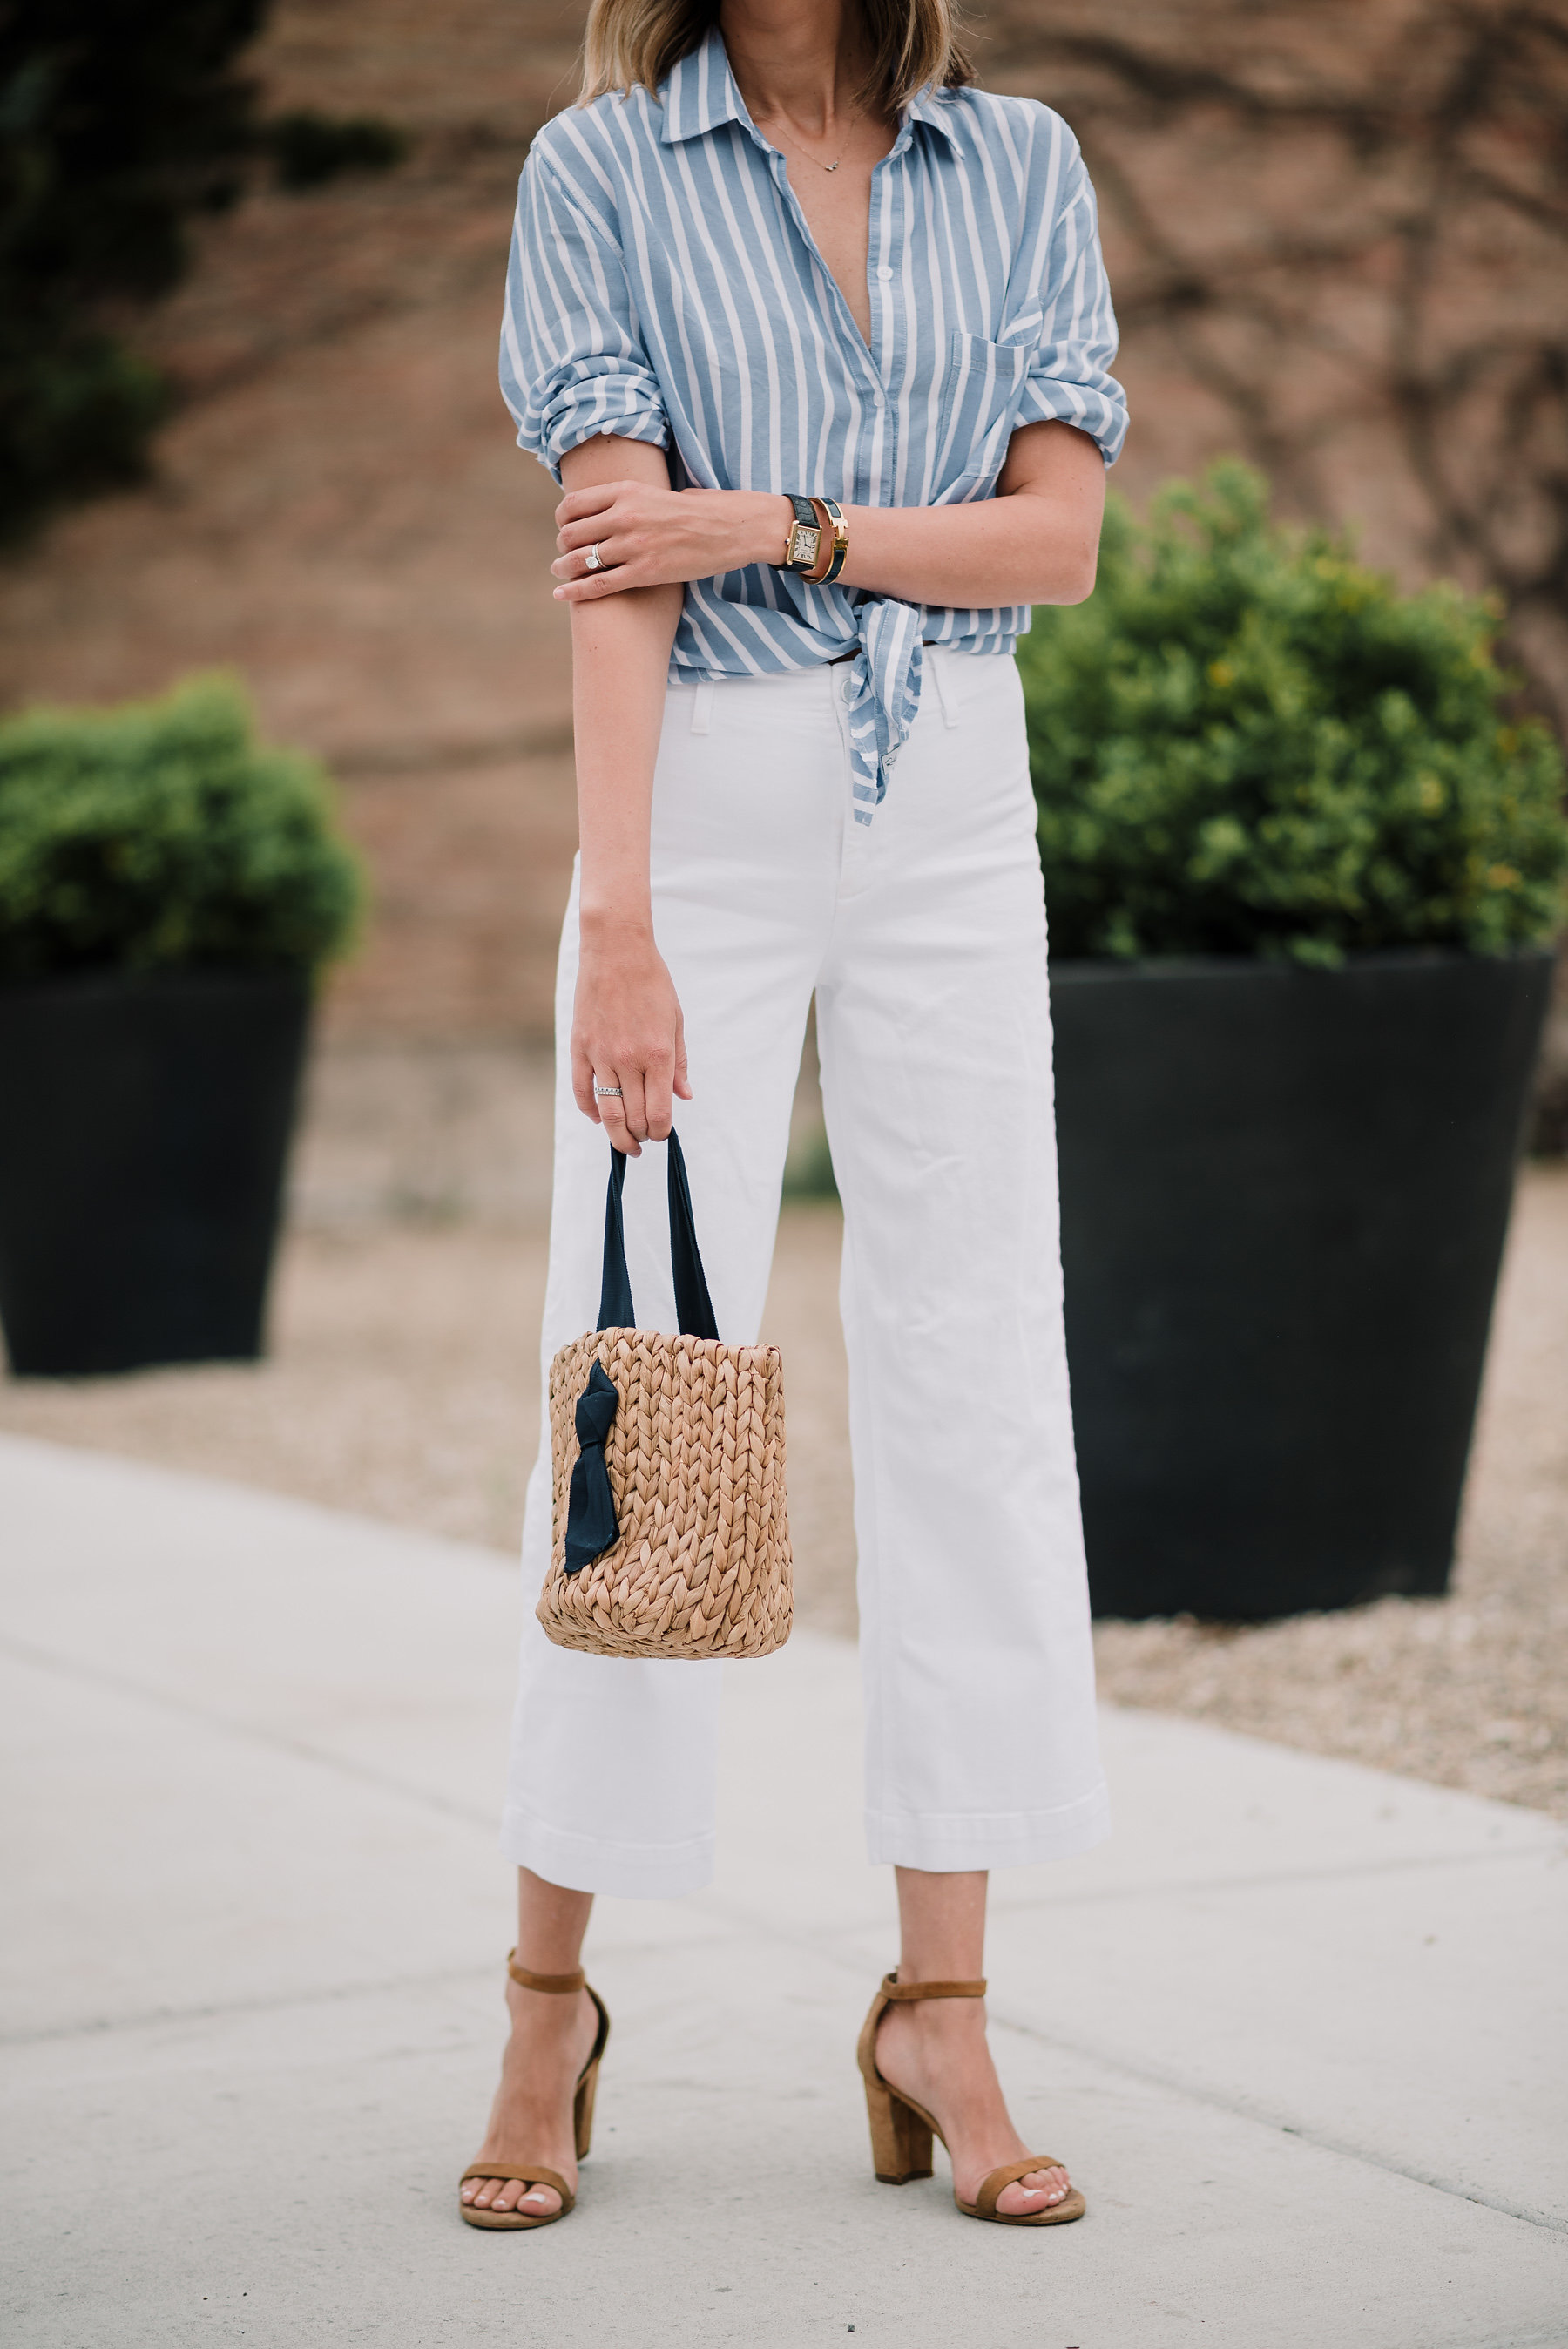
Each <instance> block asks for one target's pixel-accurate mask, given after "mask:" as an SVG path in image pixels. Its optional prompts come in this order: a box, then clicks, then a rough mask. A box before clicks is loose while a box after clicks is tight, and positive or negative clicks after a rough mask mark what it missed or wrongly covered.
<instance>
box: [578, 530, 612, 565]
mask: <svg viewBox="0 0 1568 2349" xmlns="http://www.w3.org/2000/svg"><path fill="white" fill-rule="evenodd" d="M602 545H603V540H602V539H597V538H596V539H595V540H594V541H593V545H592V546H591V547H590V548H589V549H588V552H587V554H585V555H584V556H583V561H584V563H586V564H587V565H588V568H589V570H590V571H605V570H607V569H608V568H609V565H608V564H606V563H605V560H604V558H603V555H602V554H600V552H599V549H600V547H601V546H602Z"/></svg>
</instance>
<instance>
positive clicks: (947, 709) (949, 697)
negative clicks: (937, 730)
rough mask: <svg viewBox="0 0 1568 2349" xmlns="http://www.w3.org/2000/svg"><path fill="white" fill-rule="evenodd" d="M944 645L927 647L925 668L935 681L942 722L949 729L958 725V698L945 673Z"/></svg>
mask: <svg viewBox="0 0 1568 2349" xmlns="http://www.w3.org/2000/svg"><path fill="white" fill-rule="evenodd" d="M947 659H948V655H947V647H946V646H945V645H927V646H926V647H925V660H926V666H927V667H928V668H929V669H930V671H931V674H932V676H933V677H934V678H935V679H936V698H937V699H938V701H939V702H940V703H941V704H942V722H943V724H944V726H945V727H947V728H949V729H951V728H953V727H954V726H956V725H957V723H958V698H957V696H956V694H955V693H954V690H953V679H952V678H950V677H949V675H948V673H947Z"/></svg>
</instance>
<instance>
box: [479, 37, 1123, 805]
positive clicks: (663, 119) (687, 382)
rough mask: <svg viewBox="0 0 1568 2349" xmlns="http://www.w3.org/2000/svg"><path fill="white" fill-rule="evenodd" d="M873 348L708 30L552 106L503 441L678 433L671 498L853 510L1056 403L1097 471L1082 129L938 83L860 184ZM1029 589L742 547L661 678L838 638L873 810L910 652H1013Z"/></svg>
mask: <svg viewBox="0 0 1568 2349" xmlns="http://www.w3.org/2000/svg"><path fill="white" fill-rule="evenodd" d="M867 282H868V287H869V291H870V295H871V307H872V340H871V345H870V347H869V348H868V347H867V345H866V343H865V341H864V339H863V337H862V336H861V330H860V328H859V327H858V326H857V325H856V324H855V320H854V316H853V314H852V313H851V309H850V306H849V304H848V303H847V302H846V301H845V299H844V297H843V295H842V294H841V291H840V289H839V287H838V285H837V284H836V283H835V281H834V279H833V276H832V274H831V272H830V270H829V269H828V268H827V266H826V264H824V263H823V261H822V258H821V255H820V253H819V252H818V250H817V246H816V243H815V242H814V240H813V238H812V236H811V233H810V229H809V228H808V227H807V225H806V220H805V215H804V214H803V213H802V212H801V210H800V207H799V202H797V200H796V197H795V194H794V191H792V189H791V188H790V186H789V179H788V177H787V174H786V171H785V159H784V157H783V156H782V155H781V154H780V153H779V150H777V149H776V148H774V147H771V146H770V145H769V142H768V140H766V139H765V138H764V137H763V136H762V133H761V132H760V131H759V130H758V129H757V128H756V126H755V125H754V124H753V122H752V120H751V118H750V116H749V115H748V112H747V109H746V104H745V101H744V99H743V98H742V97H741V95H740V92H739V89H738V88H737V86H736V81H735V77H734V75H733V74H732V73H731V71H730V69H729V59H728V57H727V54H726V52H725V47H724V43H723V40H722V39H721V38H720V36H719V34H718V32H717V30H714V31H712V32H710V33H709V34H708V35H707V38H706V39H705V40H704V42H703V44H702V46H701V47H700V48H697V49H695V50H693V51H692V53H691V54H690V55H689V56H688V57H683V58H682V59H681V61H680V63H679V64H678V65H676V67H674V69H673V71H672V72H671V74H670V76H669V78H668V80H667V82H665V85H664V87H663V88H662V90H661V92H660V95H659V97H658V98H655V97H653V96H652V95H651V94H650V93H649V92H648V91H647V90H645V89H642V88H637V89H634V90H633V91H632V92H631V94H630V95H629V96H628V97H625V98H620V97H611V98H598V99H596V100H595V101H594V103H593V105H592V106H588V107H583V108H577V109H573V110H572V111H570V112H568V113H565V114H560V115H557V116H556V117H555V119H554V120H553V121H552V122H549V123H547V124H546V126H545V128H544V129H542V131H541V132H540V134H539V136H538V138H537V139H536V140H535V141H534V143H533V147H532V150H531V153H530V155H529V158H528V162H527V165H526V167H525V169H524V171H523V173H522V181H521V188H520V190H519V196H518V210H517V222H516V228H515V232H514V234H513V238H512V252H511V267H510V270H509V273H508V277H507V301H506V316H505V320H504V324H503V326H502V332H501V358H500V378H501V389H502V391H503V393H504V395H505V398H506V401H507V405H508V407H509V408H510V409H511V412H512V414H513V416H514V417H515V418H516V419H517V428H518V430H517V437H518V440H519V442H520V444H521V446H522V447H523V448H525V449H530V450H532V451H533V453H534V454H535V455H536V456H537V457H538V458H540V460H542V462H543V463H545V464H547V465H548V466H550V468H551V469H552V471H553V472H554V473H555V475H556V478H557V479H558V480H559V478H560V466H561V460H562V456H563V455H564V454H565V452H566V450H569V449H573V448H575V447H576V446H577V445H578V443H579V442H580V441H583V440H591V439H592V438H593V436H594V435H595V434H596V433H601V432H610V433H618V434H621V435H624V437H625V438H627V439H629V440H647V441H651V442H652V443H653V444H654V445H655V447H658V448H662V449H668V450H672V451H673V476H674V479H675V481H676V485H677V486H685V485H686V484H688V483H689V484H693V485H695V486H696V487H698V488H702V489H718V490H771V491H785V490H804V491H807V492H816V493H817V494H818V495H819V496H822V495H827V496H829V497H836V498H838V499H839V500H840V501H841V502H842V503H844V504H845V505H862V506H864V505H899V506H941V505H956V504H961V503H963V502H965V501H966V500H970V499H975V498H988V497H990V496H992V495H993V494H994V493H995V486H996V477H997V475H998V473H999V472H1000V471H1001V469H1002V465H1003V463H1004V461H1005V460H1006V454H1007V444H1008V441H1009V440H1010V439H1011V437H1012V435H1013V432H1014V431H1015V429H1016V428H1017V427H1018V426H1019V425H1021V424H1030V423H1037V422H1043V421H1045V420H1046V419H1049V418H1053V417H1056V418H1060V419H1064V420H1065V421H1066V422H1068V423H1069V424H1076V425H1077V426H1078V428H1079V429H1080V430H1082V431H1084V432H1088V433H1089V434H1091V435H1092V436H1093V438H1094V439H1095V440H1097V441H1098V442H1099V447H1100V450H1102V452H1103V454H1104V456H1105V459H1106V461H1107V463H1109V462H1111V461H1112V460H1114V459H1115V457H1116V454H1117V451H1118V450H1119V448H1120V446H1121V441H1122V439H1123V436H1124V434H1125V432H1126V429H1127V409H1126V403H1125V401H1124V399H1123V398H1122V393H1121V387H1120V386H1119V384H1118V383H1117V382H1116V381H1115V379H1114V378H1112V377H1111V376H1110V374H1109V372H1108V370H1109V366H1110V363H1111V361H1112V359H1113V358H1114V357H1115V356H1116V321H1115V318H1114V316H1113V315H1112V311H1111V306H1110V293H1109V287H1108V285H1107V284H1106V278H1105V270H1104V266H1103V264H1102V263H1101V260H1100V252H1099V233H1098V229H1097V226H1096V217H1095V202H1094V191H1093V189H1092V188H1091V187H1090V185H1089V181H1088V174H1087V172H1086V171H1085V170H1084V167H1083V162H1082V160H1081V158H1080V156H1079V153H1078V142H1077V140H1075V139H1074V137H1073V135H1072V133H1071V131H1070V130H1069V129H1068V127H1067V125H1066V123H1065V122H1063V121H1062V119H1060V117H1059V116H1058V115H1056V114H1053V113H1051V111H1050V110H1049V109H1048V108H1047V107H1044V106H1040V105H1038V104H1037V103H1036V102H1035V101H1034V100H1033V99H1030V98H997V97H993V96H990V95H989V94H987V93H985V92H984V91H981V90H976V89H941V90H936V89H926V90H923V91H922V92H921V93H920V94H919V95H918V96H917V97H915V98H913V99H912V100H911V101H910V104H909V105H908V106H907V107H906V108H905V109H904V113H903V119H902V120H901V122H900V124H899V130H898V137H897V139H896V140H895V141H894V144H893V147H892V152H891V154H889V155H888V156H887V158H886V159H885V160H883V161H882V162H881V163H879V164H878V165H877V167H876V170H875V171H874V173H873V174H872V199H871V242H870V249H869V254H868V257H867ZM1028 625H1029V613H1028V607H1027V605H1007V606H1004V607H1002V608H1000V609H998V610H994V611H956V610H944V609H940V608H935V607H932V606H925V607H922V606H920V605H913V604H905V603H901V602H899V601H898V600H897V599H896V598H894V597H892V596H890V595H871V594H868V593H866V592H865V591H864V590H862V589H857V588H843V587H838V586H834V587H812V586H808V585H806V583H805V582H804V581H803V580H802V579H801V578H800V577H799V575H798V574H795V573H792V572H787V571H778V570H774V569H772V568H771V567H769V566H768V565H764V564H757V565H753V566H752V567H750V568H748V569H747V570H744V571H732V572H727V573H725V574H723V575H722V576H720V577H718V578H715V579H700V580H695V581H693V582H692V583H691V584H690V585H688V586H687V588H686V605H685V609H684V611H683V613H682V616H681V620H680V624H679V626H678V628H677V630H676V639H675V647H674V651H673V654H672V656H671V675H672V677H674V678H684V679H686V680H688V681H689V680H691V679H693V678H713V677H736V676H746V677H751V676H761V675H767V674H776V673H777V672H779V671H780V670H786V669H797V668H806V667H811V666H813V665H815V664H817V663H819V662H821V661H825V660H836V659H839V658H841V657H842V656H843V655H844V654H845V653H851V652H852V653H853V655H854V656H855V657H854V661H853V666H852V667H851V670H850V679H851V689H850V692H849V695H848V700H849V721H850V733H851V749H852V757H853V762H854V767H855V773H854V779H853V790H854V796H855V814H856V816H857V818H858V819H859V820H860V821H861V823H870V822H871V812H872V808H873V807H874V806H875V805H876V804H877V802H879V801H880V800H881V798H882V793H883V791H884V789H885V786H886V779H887V773H888V770H889V768H890V767H891V766H892V761H893V760H894V758H895V756H896V754H897V751H898V748H899V745H900V744H901V743H902V741H903V739H904V737H905V735H906V734H907V733H908V730H909V728H910V725H911V723H912V722H913V718H914V713H915V709H916V708H917V706H918V702H919V698H920V673H921V643H922V639H923V638H924V639H926V640H927V641H930V642H933V643H938V644H947V645H953V646H957V647H964V648H965V650H968V651H972V652H1006V651H1011V649H1012V647H1013V645H1014V643H1015V642H1016V639H1017V637H1018V636H1020V635H1021V634H1022V633H1023V631H1024V630H1025V629H1026V627H1027V626H1028Z"/></svg>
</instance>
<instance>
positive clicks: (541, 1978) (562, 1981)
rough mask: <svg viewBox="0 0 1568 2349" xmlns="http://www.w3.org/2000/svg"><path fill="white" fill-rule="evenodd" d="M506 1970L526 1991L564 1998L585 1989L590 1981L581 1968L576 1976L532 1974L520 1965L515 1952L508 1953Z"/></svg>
mask: <svg viewBox="0 0 1568 2349" xmlns="http://www.w3.org/2000/svg"><path fill="white" fill-rule="evenodd" d="M506 1970H507V1971H508V1973H509V1974H510V1975H511V1978H512V1980H513V1982H519V1983H521V1986H522V1988H523V1989H524V1990H542V1991H549V1992H553V1993H555V1994H556V1995H558V1996H560V1997H562V1998H563V1997H564V1996H565V1995H566V1993H567V1992H569V1991H574V1990H582V1989H583V1988H584V1987H585V1985H586V1983H587V1981H588V1977H587V1975H586V1974H585V1973H584V1972H583V1969H582V1967H581V1966H579V1967H578V1969H577V1971H576V1972H575V1973H574V1974H531V1973H530V1972H529V1971H528V1968H527V1967H526V1966H520V1965H519V1964H518V1962H517V1951H515V1950H509V1951H507V1953H506Z"/></svg>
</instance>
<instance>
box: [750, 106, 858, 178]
mask: <svg viewBox="0 0 1568 2349" xmlns="http://www.w3.org/2000/svg"><path fill="white" fill-rule="evenodd" d="M763 120H764V121H765V122H767V121H771V120H772V117H771V116H770V115H764V117H763ZM859 120H860V117H859V115H856V114H851V117H850V129H849V137H848V138H846V139H845V140H844V143H843V145H842V146H841V148H840V150H839V151H838V153H837V154H836V155H835V156H834V158H833V160H832V161H831V162H830V163H824V162H823V161H822V160H820V157H819V156H816V155H813V154H811V153H810V150H808V149H807V148H804V147H801V146H799V145H797V143H796V141H795V140H793V139H789V138H785V134H784V133H783V131H782V130H780V131H778V132H776V133H775V134H774V135H775V136H776V137H778V138H779V139H783V140H784V144H785V146H786V147H793V148H794V149H795V152H796V154H797V155H804V156H805V158H806V160H807V162H808V163H815V164H816V166H817V169H818V171H837V170H838V168H839V166H840V164H841V162H842V161H843V160H844V158H845V156H846V155H847V154H848V153H849V151H850V140H851V139H852V138H853V137H854V135H855V125H856V123H857V122H858V121H859Z"/></svg>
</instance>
